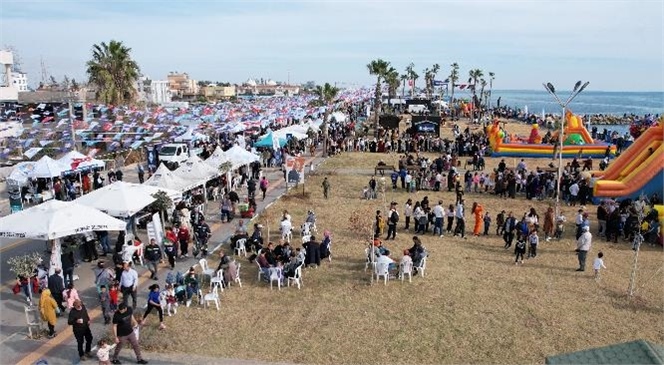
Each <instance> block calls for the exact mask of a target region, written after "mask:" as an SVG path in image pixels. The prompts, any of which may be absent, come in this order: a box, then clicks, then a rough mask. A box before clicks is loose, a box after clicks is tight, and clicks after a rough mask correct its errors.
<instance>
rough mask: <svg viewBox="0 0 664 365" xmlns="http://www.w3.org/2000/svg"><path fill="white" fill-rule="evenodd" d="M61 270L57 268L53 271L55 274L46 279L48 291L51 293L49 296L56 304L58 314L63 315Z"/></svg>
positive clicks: (63, 286) (63, 288)
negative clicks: (58, 309)
mask: <svg viewBox="0 0 664 365" xmlns="http://www.w3.org/2000/svg"><path fill="white" fill-rule="evenodd" d="M61 273H62V270H61V269H60V268H59V267H58V268H56V269H55V273H53V275H51V276H49V277H48V289H49V290H50V291H51V296H52V297H53V299H55V302H56V303H58V308H60V312H61V313H64V311H65V307H64V306H63V305H62V302H63V301H64V298H63V296H62V293H63V292H64V291H65V281H64V280H63V279H62V275H61Z"/></svg>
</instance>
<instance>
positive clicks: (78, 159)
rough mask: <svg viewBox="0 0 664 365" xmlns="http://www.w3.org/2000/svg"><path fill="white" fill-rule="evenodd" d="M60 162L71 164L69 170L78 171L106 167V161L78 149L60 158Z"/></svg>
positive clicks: (66, 164)
mask: <svg viewBox="0 0 664 365" xmlns="http://www.w3.org/2000/svg"><path fill="white" fill-rule="evenodd" d="M58 162H60V163H62V164H64V165H65V166H69V171H75V170H76V171H78V170H85V169H91V168H102V169H103V168H104V167H105V166H106V163H104V161H102V160H97V159H94V158H92V157H90V156H86V155H84V154H82V153H80V152H78V151H69V152H67V154H65V155H64V156H62V157H60V158H59V159H58Z"/></svg>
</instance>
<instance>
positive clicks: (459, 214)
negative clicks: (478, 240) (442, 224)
mask: <svg viewBox="0 0 664 365" xmlns="http://www.w3.org/2000/svg"><path fill="white" fill-rule="evenodd" d="M455 217H456V227H455V228H454V236H455V237H456V236H458V235H460V236H461V237H462V238H463V239H466V222H465V220H464V207H463V199H460V200H459V202H458V203H457V205H456V212H455Z"/></svg>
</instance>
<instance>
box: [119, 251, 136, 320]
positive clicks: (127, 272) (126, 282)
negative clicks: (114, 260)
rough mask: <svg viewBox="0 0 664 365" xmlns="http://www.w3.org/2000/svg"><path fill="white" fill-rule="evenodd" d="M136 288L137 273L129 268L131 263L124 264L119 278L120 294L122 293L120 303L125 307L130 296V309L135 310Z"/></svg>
mask: <svg viewBox="0 0 664 365" xmlns="http://www.w3.org/2000/svg"><path fill="white" fill-rule="evenodd" d="M137 288H138V273H137V272H136V270H134V269H132V268H131V262H125V263H124V269H123V271H122V275H121V276H120V292H122V303H124V304H125V305H127V303H128V302H129V297H130V296H131V302H132V309H135V308H136V290H137Z"/></svg>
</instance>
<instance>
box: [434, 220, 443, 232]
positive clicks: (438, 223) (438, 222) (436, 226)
mask: <svg viewBox="0 0 664 365" xmlns="http://www.w3.org/2000/svg"><path fill="white" fill-rule="evenodd" d="M436 231H437V232H438V234H443V218H442V217H441V218H438V217H436V222H435V223H434V226H433V234H434V235H435V234H436Z"/></svg>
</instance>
